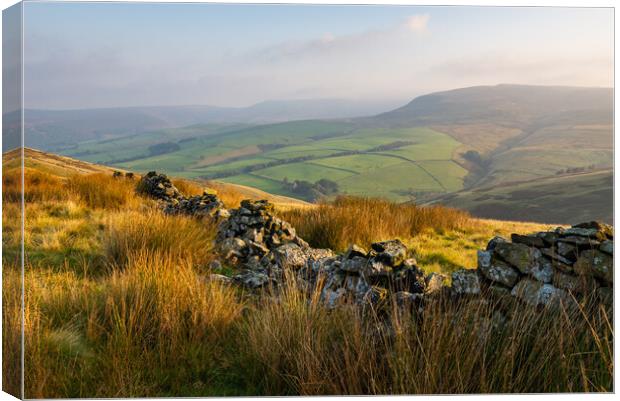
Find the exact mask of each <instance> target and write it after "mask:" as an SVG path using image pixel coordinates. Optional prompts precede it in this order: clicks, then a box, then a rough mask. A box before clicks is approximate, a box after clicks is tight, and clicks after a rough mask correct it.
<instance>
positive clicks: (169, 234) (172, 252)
mask: <svg viewBox="0 0 620 401" xmlns="http://www.w3.org/2000/svg"><path fill="white" fill-rule="evenodd" d="M106 226H107V230H106V233H105V236H104V240H103V244H104V249H105V254H106V255H107V256H108V258H109V260H110V261H112V262H113V263H116V264H117V265H119V266H123V265H124V264H126V263H127V260H128V258H131V257H133V256H134V254H135V253H136V252H138V253H140V252H144V251H150V252H160V253H162V254H165V255H168V256H170V257H172V258H177V259H179V260H191V261H192V262H194V263H196V264H197V265H201V266H203V265H206V264H207V263H208V262H209V261H211V260H212V259H213V257H214V256H213V239H214V238H215V226H214V225H213V223H211V222H210V221H208V220H206V219H203V220H196V219H194V218H192V217H186V216H168V215H164V214H163V213H161V212H160V211H158V210H152V211H148V212H137V211H127V212H119V213H115V214H112V215H110V216H109V218H108V219H107V222H106Z"/></svg>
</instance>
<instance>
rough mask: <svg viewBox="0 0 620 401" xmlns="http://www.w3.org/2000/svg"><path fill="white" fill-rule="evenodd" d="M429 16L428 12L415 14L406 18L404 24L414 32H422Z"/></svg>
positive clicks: (424, 30)
mask: <svg viewBox="0 0 620 401" xmlns="http://www.w3.org/2000/svg"><path fill="white" fill-rule="evenodd" d="M430 19H431V16H430V15H428V14H416V15H412V16H410V17H409V18H407V22H406V26H407V28H409V30H411V31H412V32H415V33H424V32H426V31H427V28H428V21H429V20H430Z"/></svg>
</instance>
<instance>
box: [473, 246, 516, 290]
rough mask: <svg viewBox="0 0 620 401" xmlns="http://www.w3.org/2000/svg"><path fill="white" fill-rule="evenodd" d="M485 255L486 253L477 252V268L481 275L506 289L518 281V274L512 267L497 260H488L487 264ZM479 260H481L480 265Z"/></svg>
mask: <svg viewBox="0 0 620 401" xmlns="http://www.w3.org/2000/svg"><path fill="white" fill-rule="evenodd" d="M485 253H488V252H484V251H478V268H479V269H480V272H481V273H482V275H483V276H484V277H486V278H487V279H489V280H491V281H494V282H496V283H500V284H503V285H505V286H507V287H512V286H514V285H515V284H516V283H517V281H518V280H519V272H518V271H517V270H516V269H515V268H514V267H512V266H510V265H508V264H507V263H506V262H503V261H501V260H499V259H497V258H490V260H488V262H487V260H486V259H487V257H486V255H485ZM481 254H482V256H481ZM481 259H483V261H482V263H481Z"/></svg>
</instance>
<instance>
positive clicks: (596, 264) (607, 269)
mask: <svg viewBox="0 0 620 401" xmlns="http://www.w3.org/2000/svg"><path fill="white" fill-rule="evenodd" d="M573 269H574V270H575V272H576V273H577V274H580V275H584V276H593V277H596V278H599V279H601V280H603V281H604V282H606V283H609V284H612V283H613V282H614V270H613V269H614V260H613V257H612V256H610V255H609V254H607V253H604V252H601V251H598V250H589V251H584V252H582V253H581V255H580V256H579V259H577V261H576V262H575V264H574V265H573Z"/></svg>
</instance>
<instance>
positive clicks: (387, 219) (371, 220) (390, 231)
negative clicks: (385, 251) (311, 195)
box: [280, 196, 472, 251]
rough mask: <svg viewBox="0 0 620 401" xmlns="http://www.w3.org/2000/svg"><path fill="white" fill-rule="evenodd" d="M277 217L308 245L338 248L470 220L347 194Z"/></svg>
mask: <svg viewBox="0 0 620 401" xmlns="http://www.w3.org/2000/svg"><path fill="white" fill-rule="evenodd" d="M280 216H281V217H282V218H283V219H284V220H286V221H288V222H290V223H291V224H292V225H293V227H295V228H296V230H297V233H298V234H299V235H300V236H301V237H302V238H304V239H305V240H306V241H308V242H309V243H310V244H311V245H313V246H315V247H319V248H332V249H335V250H339V251H342V250H345V249H346V248H347V247H348V246H349V245H350V244H351V243H357V244H359V245H363V246H368V245H370V244H371V243H372V242H375V241H379V240H385V239H390V238H395V237H400V238H409V237H412V236H415V235H417V234H419V233H420V232H423V231H424V230H426V229H429V228H430V229H434V230H438V231H441V230H450V229H458V228H465V227H467V226H468V225H470V224H471V221H472V219H471V218H470V217H469V215H468V214H467V213H466V212H463V211H460V210H457V209H451V208H446V207H442V206H433V207H418V206H415V205H404V204H396V203H393V202H390V201H387V200H381V199H372V198H360V197H350V196H339V197H337V198H336V199H335V200H334V201H333V202H328V203H321V204H320V205H319V206H318V207H316V208H303V209H301V208H300V209H291V210H288V211H282V212H281V213H280Z"/></svg>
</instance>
